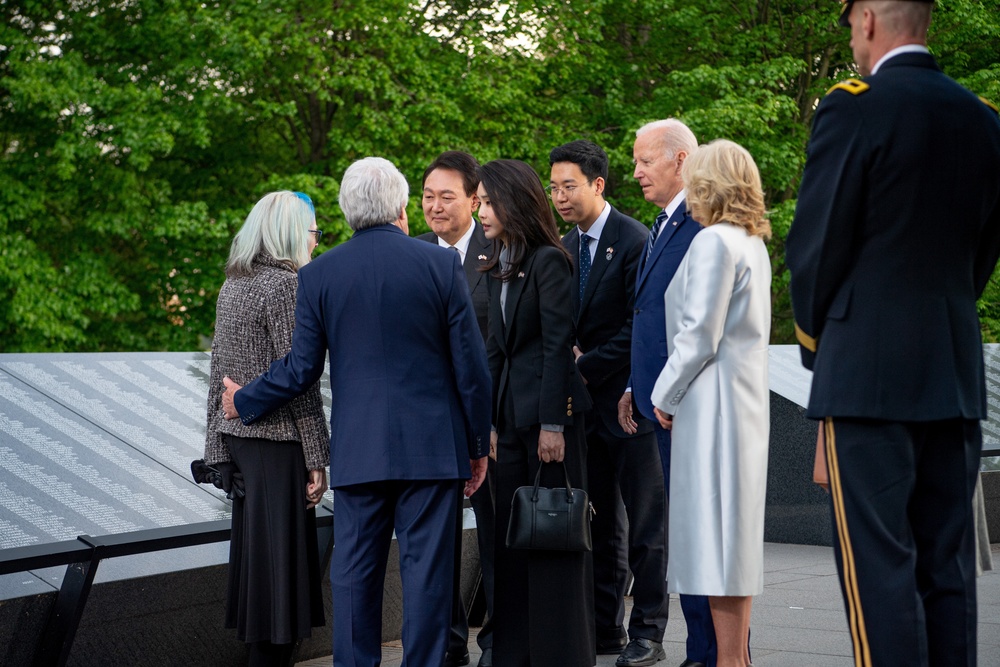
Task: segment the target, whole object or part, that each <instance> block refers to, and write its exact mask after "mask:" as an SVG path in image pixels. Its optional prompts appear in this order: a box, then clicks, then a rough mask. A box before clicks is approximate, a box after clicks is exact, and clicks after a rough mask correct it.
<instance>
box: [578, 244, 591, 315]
mask: <svg viewBox="0 0 1000 667" xmlns="http://www.w3.org/2000/svg"><path fill="white" fill-rule="evenodd" d="M588 276H590V236H588V235H587V234H581V235H580V303H583V291H584V290H585V289H586V288H587V277H588Z"/></svg>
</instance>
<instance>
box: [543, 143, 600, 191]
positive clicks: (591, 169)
mask: <svg viewBox="0 0 1000 667" xmlns="http://www.w3.org/2000/svg"><path fill="white" fill-rule="evenodd" d="M556 162H572V163H573V164H575V165H577V166H578V167H580V171H582V172H583V175H584V176H586V177H587V180H590V181H592V180H594V179H595V178H597V177H598V176H600V177H601V178H603V179H604V180H608V154H607V153H605V152H604V149H603V148H601V147H600V146H598V145H597V144H595V143H594V142H593V141H587V140H585V139H577V140H576V141H571V142H569V143H568V144H563V145H562V146H556V147H555V148H553V149H552V151H551V152H550V153H549V166H550V167H551V166H552V165H554V164H555V163H556Z"/></svg>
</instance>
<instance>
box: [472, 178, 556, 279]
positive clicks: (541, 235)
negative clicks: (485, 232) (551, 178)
mask: <svg viewBox="0 0 1000 667" xmlns="http://www.w3.org/2000/svg"><path fill="white" fill-rule="evenodd" d="M479 176H480V178H481V179H482V181H483V190H485V191H486V194H487V195H488V196H489V198H490V204H491V206H492V207H493V212H494V213H495V214H496V216H497V219H498V220H499V221H500V223H501V224H502V225H503V228H504V233H505V234H506V236H507V241H506V243H507V249H508V252H509V256H508V258H507V261H508V262H509V264H508V266H507V268H506V270H504V269H503V268H502V267H500V266H499V261H500V246H501V245H502V244H500V243H495V244H493V256H492V257H491V258H490V259H489V261H488V262H486V264H484V265H483V269H482V270H485V271H489V270H491V269H493V270H494V271H493V274H492V275H493V276H495V277H497V278H499V279H500V280H510V279H511V278H512V277H513V276H514V275H515V274H516V273H517V272H518V271H520V269H521V264H522V263H523V262H524V260H525V259H526V258H527V256H528V253H529V252H530V251H532V250H534V249H535V248H538V247H540V246H546V245H547V246H552V247H553V248H556V249H558V250H559V251H560V252H561V253H562V254H563V255H564V256H565V257H566V261H567V263H568V262H570V259H569V253H568V252H566V249H565V248H563V245H562V241H561V240H560V239H559V228H558V227H557V226H556V220H555V218H554V217H552V207H551V206H550V205H549V198H548V197H547V196H546V194H545V189H544V188H542V181H541V179H539V178H538V174H536V173H535V170H534V169H532V168H531V167H530V166H529V165H528V164H526V163H524V162H521V161H520V160H493V161H492V162H487V163H486V164H484V165H483V166H482V167H480V168H479Z"/></svg>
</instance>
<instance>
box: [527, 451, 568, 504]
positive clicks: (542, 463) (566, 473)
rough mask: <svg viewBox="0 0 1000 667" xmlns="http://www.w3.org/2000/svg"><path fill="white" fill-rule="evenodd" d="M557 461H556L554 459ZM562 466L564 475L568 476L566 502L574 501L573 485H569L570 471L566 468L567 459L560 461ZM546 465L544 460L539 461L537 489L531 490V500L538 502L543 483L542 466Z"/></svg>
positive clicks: (536, 475)
mask: <svg viewBox="0 0 1000 667" xmlns="http://www.w3.org/2000/svg"><path fill="white" fill-rule="evenodd" d="M552 463H555V461H552ZM559 464H560V465H561V466H562V469H563V475H564V476H565V477H566V502H567V503H570V504H572V503H573V487H571V486H570V485H569V471H568V470H566V461H559ZM543 465H545V462H544V461H539V462H538V472H536V473H535V489H534V491H532V492H531V502H533V503H535V502H538V487H539V485H541V483H542V466H543Z"/></svg>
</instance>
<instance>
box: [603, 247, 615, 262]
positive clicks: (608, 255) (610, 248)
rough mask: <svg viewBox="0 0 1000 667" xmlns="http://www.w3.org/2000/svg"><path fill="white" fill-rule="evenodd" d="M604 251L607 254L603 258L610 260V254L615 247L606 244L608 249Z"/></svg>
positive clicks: (613, 251) (613, 252)
mask: <svg viewBox="0 0 1000 667" xmlns="http://www.w3.org/2000/svg"><path fill="white" fill-rule="evenodd" d="M605 252H606V253H608V254H607V255H605V256H604V259H606V260H608V261H609V262H610V261H611V256H612V255H613V254H615V249H614V248H612V247H610V246H608V249H607V250H606V251H605Z"/></svg>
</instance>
